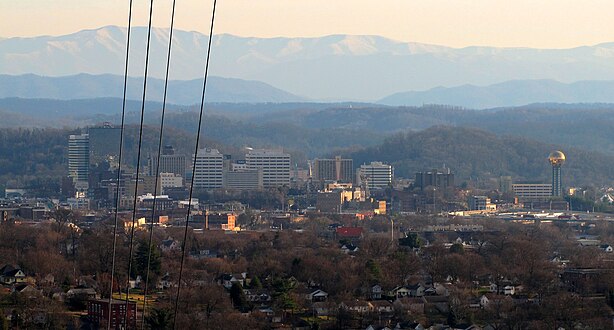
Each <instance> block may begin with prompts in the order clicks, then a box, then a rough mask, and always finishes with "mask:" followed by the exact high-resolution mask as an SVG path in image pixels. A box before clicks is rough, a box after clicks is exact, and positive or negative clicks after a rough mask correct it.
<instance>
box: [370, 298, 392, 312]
mask: <svg viewBox="0 0 614 330" xmlns="http://www.w3.org/2000/svg"><path fill="white" fill-rule="evenodd" d="M370 304H371V306H372V309H373V311H374V312H377V313H392V312H394V306H393V305H392V303H391V302H389V301H387V300H376V301H372V302H370Z"/></svg>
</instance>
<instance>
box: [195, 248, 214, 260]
mask: <svg viewBox="0 0 614 330" xmlns="http://www.w3.org/2000/svg"><path fill="white" fill-rule="evenodd" d="M190 257H191V258H193V259H197V260H200V259H213V258H217V257H218V253H217V251H214V250H199V251H192V252H190Z"/></svg>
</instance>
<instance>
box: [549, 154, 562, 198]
mask: <svg viewBox="0 0 614 330" xmlns="http://www.w3.org/2000/svg"><path fill="white" fill-rule="evenodd" d="M548 161H549V162H550V164H551V165H552V196H553V197H561V196H563V185H562V182H561V166H562V165H563V164H564V163H565V154H564V153H563V152H562V151H560V150H556V151H553V152H551V153H550V155H549V156H548Z"/></svg>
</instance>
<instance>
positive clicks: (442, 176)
mask: <svg viewBox="0 0 614 330" xmlns="http://www.w3.org/2000/svg"><path fill="white" fill-rule="evenodd" d="M414 182H415V183H414V184H415V186H416V187H417V188H420V189H421V190H424V188H426V187H429V186H431V187H435V188H439V189H447V188H451V187H454V174H453V173H452V172H451V171H450V169H449V168H447V169H444V170H443V171H439V170H432V171H428V172H418V173H416V179H415V181H414Z"/></svg>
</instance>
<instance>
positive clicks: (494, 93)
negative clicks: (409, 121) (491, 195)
mask: <svg viewBox="0 0 614 330" xmlns="http://www.w3.org/2000/svg"><path fill="white" fill-rule="evenodd" d="M378 102H379V103H381V104H387V105H406V106H421V105H423V104H446V105H454V106H460V107H465V108H470V109H488V108H497V107H514V106H521V105H527V104H532V103H551V102H556V103H614V81H611V80H609V81H578V82H574V83H570V84H565V83H561V82H557V81H554V80H513V81H506V82H503V83H499V84H493V85H489V86H474V85H463V86H458V87H451V88H444V87H437V88H433V89H430V90H428V91H411V92H403V93H396V94H393V95H390V96H388V97H385V98H383V99H381V100H379V101H378Z"/></svg>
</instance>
